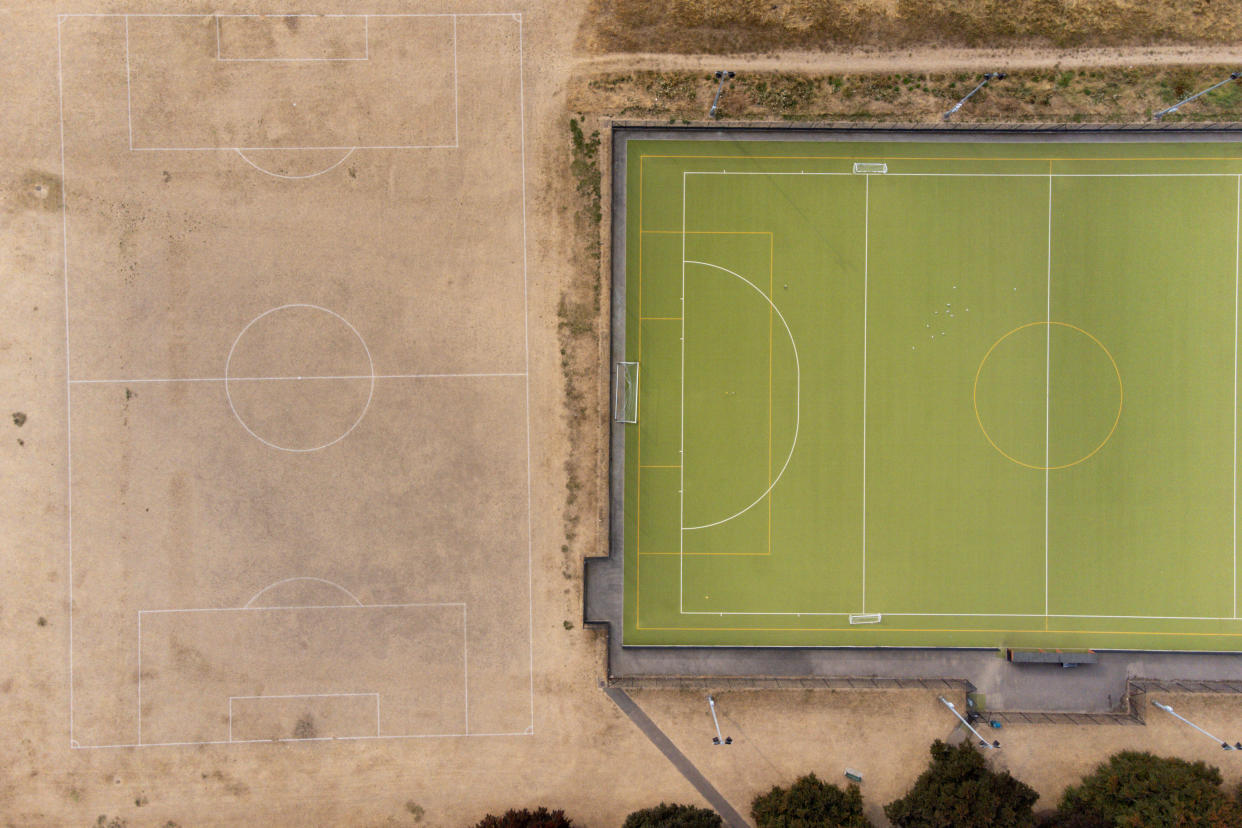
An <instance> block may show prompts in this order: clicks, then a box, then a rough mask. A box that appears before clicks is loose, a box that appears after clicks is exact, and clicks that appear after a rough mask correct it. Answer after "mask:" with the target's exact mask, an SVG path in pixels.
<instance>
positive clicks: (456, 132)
mask: <svg viewBox="0 0 1242 828" xmlns="http://www.w3.org/2000/svg"><path fill="white" fill-rule="evenodd" d="M368 48H369V47H368ZM518 48H521V47H520V46H519V47H518ZM457 110H458V106H457V16H456V15H454V16H453V146H454V147H460V146H461V131H460V129H459V128H458V114H457ZM523 198H525V193H523Z"/></svg>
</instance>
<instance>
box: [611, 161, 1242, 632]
mask: <svg viewBox="0 0 1242 828" xmlns="http://www.w3.org/2000/svg"><path fill="white" fill-rule="evenodd" d="M855 162H869V163H874V162H883V163H885V164H887V170H888V171H887V173H884V174H856V173H854V171H853V169H854V163H855ZM627 164H628V167H627V192H626V198H627V201H626V251H625V257H626V312H627V314H626V331H625V335H626V358H627V359H628V360H630V361H636V362H639V363H640V366H641V367H640V378H639V403H638V412H639V414H638V423H637V424H636V425H627V426H624V428H625V429H626V434H625V491H624V515H625V526H624V537H625V549H624V555H625V566H626V583H625V631H624V639H623V640H624V642H625V643H626V644H630V645H633V644H649V645H657V644H659V645H668V644H721V645H726V644H727V645H827V646H842V645H847V646H876V645H890V646H974V647H992V646H1020V647H1032V646H1038V647H1062V648H1070V647H1093V648H1101V649H1103V648H1114V649H1160V650H1176V649H1213V650H1232V649H1236V648H1238V647H1239V643H1240V642H1242V620H1238V618H1237V616H1238V611H1237V610H1238V607H1237V591H1238V590H1237V583H1238V581H1237V558H1236V531H1235V529H1236V500H1237V496H1236V495H1237V492H1236V488H1237V487H1236V466H1237V464H1236V443H1237V441H1236V403H1237V382H1236V377H1237V358H1236V355H1237V288H1238V243H1239V238H1238V230H1239V182H1240V181H1242V179H1240V177H1239V176H1240V174H1242V151H1239V150H1238V149H1237V148H1236V147H1233V146H1231V145H1222V144H1204V143H1162V144H1155V143H1120V142H1103V143H1084V144H1066V143H1051V142H1030V143H988V142H945V143H939V142H938V143H902V142H866V143H843V142H758V141H698V142H692V141H634V140H631V141H629V142H628V152H627ZM862 613H879V614H881V615H882V619H881V621H880V622H879V623H874V624H850V615H851V614H862Z"/></svg>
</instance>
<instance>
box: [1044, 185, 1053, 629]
mask: <svg viewBox="0 0 1242 828" xmlns="http://www.w3.org/2000/svg"><path fill="white" fill-rule="evenodd" d="M1049 166H1052V165H1051V164H1049ZM1047 263H1048V264H1047V266H1048V286H1047V307H1046V309H1045V311H1044V313H1045V319H1046V321H1047V322H1048V324H1047V325H1045V326H1044V338H1045V339H1044V342H1045V344H1044V615H1045V616H1046V615H1048V508H1049V505H1048V491H1049V485H1050V482H1051V475H1052V470H1051V469H1050V468H1049V467H1050V466H1051V465H1052V463H1051V461H1050V460H1049V458H1050V457H1051V456H1052V426H1051V423H1052V175H1051V174H1049V175H1048V253H1047Z"/></svg>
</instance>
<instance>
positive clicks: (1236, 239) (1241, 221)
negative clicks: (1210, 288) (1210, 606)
mask: <svg viewBox="0 0 1242 828" xmlns="http://www.w3.org/2000/svg"><path fill="white" fill-rule="evenodd" d="M1239 245H1242V175H1239V176H1237V187H1236V194H1235V196H1234V236H1233V590H1232V591H1233V617H1234V618H1237V617H1238V250H1239Z"/></svg>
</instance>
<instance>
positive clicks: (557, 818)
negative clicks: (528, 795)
mask: <svg viewBox="0 0 1242 828" xmlns="http://www.w3.org/2000/svg"><path fill="white" fill-rule="evenodd" d="M573 824H574V823H573V820H571V819H569V818H568V817H566V816H565V812H564V811H562V810H559V809H558V810H555V811H549V810H548V809H547V808H545V807H543V806H542V805H541V806H540V807H539V808H538V809H537V810H534V811H531V810H528V809H526V808H523V809H522V810H520V811H517V810H513V809H510V810H508V811H505V812H504V814H503V815H501V816H494V815H492V814H488V815H487V816H485V817H483V819H481V820H479V824H478V825H477V826H475V828H572V826H573Z"/></svg>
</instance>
